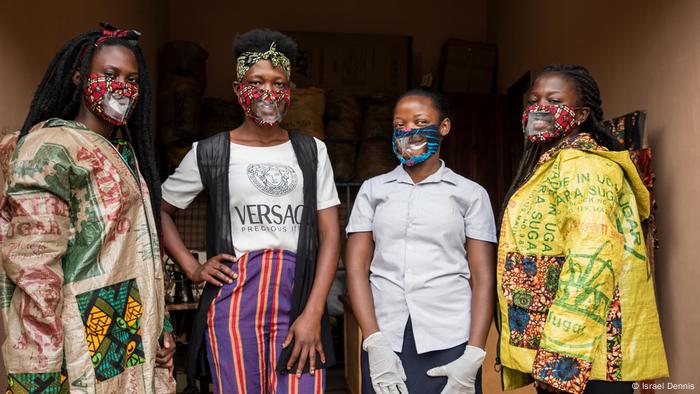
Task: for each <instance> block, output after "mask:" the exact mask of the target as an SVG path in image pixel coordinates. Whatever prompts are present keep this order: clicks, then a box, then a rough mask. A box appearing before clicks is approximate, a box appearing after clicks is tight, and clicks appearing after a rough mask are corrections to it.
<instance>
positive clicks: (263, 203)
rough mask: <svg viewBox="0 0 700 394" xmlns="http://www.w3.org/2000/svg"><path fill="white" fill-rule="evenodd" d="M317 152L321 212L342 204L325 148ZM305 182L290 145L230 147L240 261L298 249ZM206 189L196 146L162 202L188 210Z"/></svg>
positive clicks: (233, 219) (168, 184) (233, 224)
mask: <svg viewBox="0 0 700 394" xmlns="http://www.w3.org/2000/svg"><path fill="white" fill-rule="evenodd" d="M315 140H316V147H317V149H318V170H317V174H316V176H317V182H316V184H317V195H318V198H317V200H318V204H317V209H318V210H322V209H325V208H329V207H332V206H335V205H339V204H340V200H339V199H338V192H337V190H336V188H335V183H334V180H333V169H332V167H331V163H330V159H329V158H328V152H327V150H326V145H325V144H324V143H323V142H322V141H320V140H318V139H315ZM303 186H304V179H303V177H302V173H301V168H300V167H299V163H298V162H297V158H296V155H295V153H294V149H293V148H292V143H291V141H287V142H285V143H282V144H279V145H274V146H268V147H254V146H247V145H241V144H236V143H233V142H232V143H231V155H230V159H229V188H230V191H229V195H230V199H231V203H230V204H231V205H230V215H231V230H232V235H233V244H234V248H235V252H236V255H237V256H240V255H242V254H244V253H246V252H250V251H254V250H260V249H268V248H281V249H286V250H289V251H292V252H295V251H296V249H297V241H298V237H299V223H300V221H301V213H302V208H303V204H304V195H303ZM203 189H204V187H203V185H202V181H201V177H200V174H199V168H198V166H197V143H194V144H193V146H192V149H191V150H190V151H189V152H188V153H187V155H185V158H184V159H183V160H182V162H181V163H180V165H179V166H178V168H177V169H176V170H175V172H174V173H173V174H172V175H171V176H170V177H168V179H167V180H166V181H165V182H164V183H163V186H162V192H163V199H164V200H165V201H166V202H168V203H169V204H170V205H173V206H175V207H177V208H180V209H185V208H187V206H188V205H189V204H190V203H191V202H192V201H193V200H194V198H195V197H196V196H197V195H198V194H199V193H200V192H201V191H202V190H203Z"/></svg>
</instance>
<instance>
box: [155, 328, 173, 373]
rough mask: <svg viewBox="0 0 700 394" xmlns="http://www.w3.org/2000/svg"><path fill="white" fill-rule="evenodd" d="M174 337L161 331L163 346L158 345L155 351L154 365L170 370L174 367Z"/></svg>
mask: <svg viewBox="0 0 700 394" xmlns="http://www.w3.org/2000/svg"><path fill="white" fill-rule="evenodd" d="M175 348H176V346H175V339H173V336H172V334H169V333H167V332H164V333H163V346H159V348H158V352H157V353H156V367H158V368H167V369H169V370H170V371H171V372H172V369H173V367H174V363H173V356H174V355H175Z"/></svg>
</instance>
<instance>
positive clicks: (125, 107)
mask: <svg viewBox="0 0 700 394" xmlns="http://www.w3.org/2000/svg"><path fill="white" fill-rule="evenodd" d="M133 104H134V100H133V99H132V98H131V97H126V96H122V95H121V94H115V93H113V92H107V93H105V96H104V101H103V102H102V107H103V110H104V113H105V115H107V116H108V117H110V118H111V119H114V120H116V121H117V122H126V121H127V119H129V115H131V110H132V108H133V106H134V105H133Z"/></svg>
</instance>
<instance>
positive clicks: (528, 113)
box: [523, 104, 578, 144]
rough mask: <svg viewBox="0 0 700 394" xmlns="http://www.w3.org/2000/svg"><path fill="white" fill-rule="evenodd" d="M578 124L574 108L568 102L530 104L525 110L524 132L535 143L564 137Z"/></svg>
mask: <svg viewBox="0 0 700 394" xmlns="http://www.w3.org/2000/svg"><path fill="white" fill-rule="evenodd" d="M576 126H578V122H576V113H575V112H574V108H573V107H571V106H568V105H566V104H559V105H530V106H529V107H527V108H525V111H523V132H524V133H525V135H526V136H527V138H528V139H529V140H530V142H532V143H535V144H539V143H544V142H550V141H555V140H558V139H560V138H563V137H565V136H567V135H568V134H569V133H570V132H571V131H572V130H573V129H574V128H575V127H576Z"/></svg>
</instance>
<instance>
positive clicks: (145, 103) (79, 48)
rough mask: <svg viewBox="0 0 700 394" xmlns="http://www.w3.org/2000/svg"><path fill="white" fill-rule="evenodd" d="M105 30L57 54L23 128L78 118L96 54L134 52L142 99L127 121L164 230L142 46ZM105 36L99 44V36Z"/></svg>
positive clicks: (77, 39)
mask: <svg viewBox="0 0 700 394" xmlns="http://www.w3.org/2000/svg"><path fill="white" fill-rule="evenodd" d="M101 37H103V34H102V31H101V30H93V31H90V32H87V33H83V34H81V35H79V36H77V37H75V38H73V39H72V40H70V41H68V43H66V44H65V45H64V47H63V48H61V50H60V51H58V53H57V54H56V55H55V56H54V58H53V60H51V63H50V64H49V67H48V69H47V70H46V73H45V74H44V78H43V79H42V80H41V83H40V84H39V87H38V88H37V90H36V93H34V98H33V99H32V103H31V105H30V107H29V113H28V114H27V118H26V119H25V121H24V125H23V126H22V129H21V131H20V137H23V136H24V135H26V134H27V133H28V132H29V130H30V129H31V128H32V127H33V126H34V125H35V124H37V123H39V122H42V121H45V120H47V119H50V118H61V119H75V117H76V116H77V115H78V111H79V109H80V105H81V100H82V97H83V89H82V87H83V86H84V85H85V80H86V79H87V75H88V74H89V70H90V63H91V61H92V57H93V56H94V55H95V53H97V51H99V50H100V48H102V47H105V46H122V47H125V48H127V49H129V50H131V51H132V52H133V53H134V56H135V57H136V61H137V63H138V69H139V101H138V103H137V104H136V107H135V108H134V109H133V111H132V113H131V116H130V117H129V120H128V123H127V129H128V131H129V137H130V138H131V144H132V147H133V149H134V153H135V154H136V159H137V160H138V163H139V170H140V171H141V174H142V175H143V177H144V180H145V181H146V184H147V185H148V189H149V192H150V197H151V207H152V209H153V214H154V215H155V219H156V226H157V227H158V229H159V230H160V179H159V174H158V166H157V160H154V157H155V151H154V147H153V131H152V130H151V97H152V96H151V94H152V93H151V79H150V77H149V74H148V69H147V67H146V60H145V57H144V55H143V52H142V51H141V48H140V47H139V46H138V44H137V43H136V42H135V41H133V40H127V39H125V38H118V37H107V38H103V39H101ZM98 39H101V41H100V43H99V44H96V42H97V40H98ZM76 70H78V71H80V83H79V84H78V85H76V84H75V83H73V74H74V73H75V71H76Z"/></svg>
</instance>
